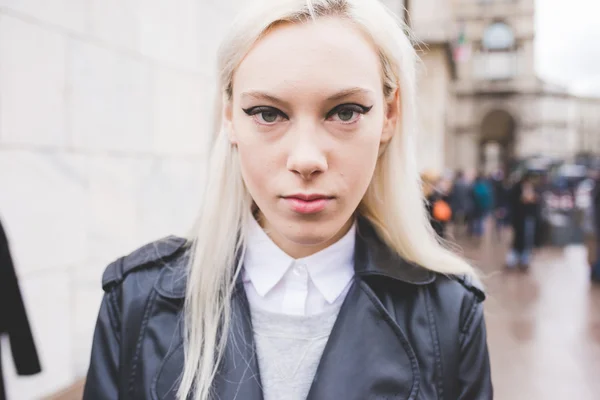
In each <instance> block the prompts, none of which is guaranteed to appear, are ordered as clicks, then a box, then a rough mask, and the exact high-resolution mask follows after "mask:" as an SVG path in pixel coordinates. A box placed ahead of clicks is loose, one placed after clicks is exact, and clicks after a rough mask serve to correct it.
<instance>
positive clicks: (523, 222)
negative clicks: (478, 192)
mask: <svg viewBox="0 0 600 400" xmlns="http://www.w3.org/2000/svg"><path fill="white" fill-rule="evenodd" d="M509 201H510V204H511V207H510V208H511V211H512V213H511V223H512V228H513V243H512V246H511V250H510V251H509V253H508V255H507V257H506V266H507V267H508V268H515V267H516V266H519V267H521V268H523V269H527V268H528V267H529V265H530V263H531V255H532V251H533V248H534V247H535V230H536V225H537V218H539V206H540V195H539V194H538V193H537V191H536V188H535V186H534V180H533V176H532V175H531V174H529V173H527V174H525V175H524V176H523V178H522V179H521V180H520V181H519V182H518V183H517V184H516V185H515V187H514V188H513V189H512V191H511V193H510V197H509Z"/></svg>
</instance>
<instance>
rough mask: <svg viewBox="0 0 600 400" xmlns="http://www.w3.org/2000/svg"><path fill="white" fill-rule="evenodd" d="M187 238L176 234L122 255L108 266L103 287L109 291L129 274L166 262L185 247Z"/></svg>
mask: <svg viewBox="0 0 600 400" xmlns="http://www.w3.org/2000/svg"><path fill="white" fill-rule="evenodd" d="M186 243H187V242H186V240H185V239H183V238H178V237H175V236H168V237H166V238H164V239H161V240H158V241H155V242H152V243H149V244H147V245H145V246H143V247H141V248H139V249H137V250H135V251H134V252H132V253H131V254H129V255H127V256H125V257H121V258H119V259H118V260H116V261H114V262H112V263H111V264H109V265H108V267H106V270H105V271H104V274H103V276H102V288H103V289H104V291H105V292H109V291H110V290H111V289H112V288H113V287H115V286H117V285H119V284H121V283H122V282H123V280H124V279H125V278H126V277H127V275H129V274H131V273H132V272H135V271H137V270H140V269H147V268H151V267H153V266H156V265H160V264H161V263H162V264H165V263H166V261H168V260H169V259H170V258H171V257H172V256H173V255H175V254H177V253H178V251H179V250H180V249H181V248H182V247H184V245H185V244H186Z"/></svg>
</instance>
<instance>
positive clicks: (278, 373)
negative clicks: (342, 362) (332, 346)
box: [251, 306, 340, 400]
mask: <svg viewBox="0 0 600 400" xmlns="http://www.w3.org/2000/svg"><path fill="white" fill-rule="evenodd" d="M339 310H340V306H338V307H332V308H331V309H328V310H326V311H325V312H324V313H321V314H317V315H308V316H297V315H285V314H275V313H271V312H268V311H264V310H261V309H258V308H256V307H252V308H251V313H252V325H253V328H254V339H255V342H256V350H257V356H258V366H259V368H260V376H261V381H262V385H263V395H264V399H265V400H305V399H306V397H307V395H308V391H309V390H310V386H311V384H312V381H313V378H314V376H315V372H316V370H317V366H318V365H319V361H320V359H321V355H322V354H323V349H324V348H325V344H326V343H327V339H328V338H329V334H330V333H331V329H332V328H333V324H334V323H335V320H336V318H337V315H338V313H339Z"/></svg>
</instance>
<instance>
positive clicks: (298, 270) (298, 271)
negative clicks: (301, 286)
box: [294, 264, 306, 276]
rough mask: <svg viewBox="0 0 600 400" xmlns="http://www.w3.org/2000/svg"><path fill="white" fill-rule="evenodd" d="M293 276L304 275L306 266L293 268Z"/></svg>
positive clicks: (299, 265)
mask: <svg viewBox="0 0 600 400" xmlns="http://www.w3.org/2000/svg"><path fill="white" fill-rule="evenodd" d="M294 274H296V275H297V276H304V275H306V264H298V265H296V266H295V267H294Z"/></svg>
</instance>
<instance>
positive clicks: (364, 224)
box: [155, 217, 436, 299]
mask: <svg viewBox="0 0 600 400" xmlns="http://www.w3.org/2000/svg"><path fill="white" fill-rule="evenodd" d="M190 252H191V249H190V248H186V249H185V250H184V251H182V254H181V255H180V256H179V257H176V258H174V259H173V260H172V261H171V262H169V263H168V264H167V265H166V266H165V267H164V268H163V270H162V271H161V274H160V276H159V278H158V280H157V283H156V285H155V287H156V289H157V291H158V293H159V294H161V295H162V296H164V297H167V298H172V299H181V298H183V297H185V289H186V283H187V282H186V281H187V264H188V262H189V259H190ZM354 272H355V274H356V275H358V276H361V277H368V276H379V277H383V278H388V279H392V280H396V281H400V282H404V283H408V284H411V285H426V284H429V283H432V282H433V281H435V279H436V275H435V273H434V272H432V271H429V270H427V269H425V268H423V267H421V266H419V265H417V264H413V263H410V262H408V261H407V260H405V259H403V258H402V257H401V256H400V255H398V254H397V253H396V252H394V251H393V250H392V249H390V248H389V247H388V246H387V245H386V244H385V243H384V242H383V240H382V239H381V238H380V237H379V236H378V234H377V232H376V231H375V228H374V227H373V225H372V224H371V222H369V221H368V220H367V219H366V218H364V217H358V221H357V227H356V240H355V250H354ZM240 281H241V274H240Z"/></svg>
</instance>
